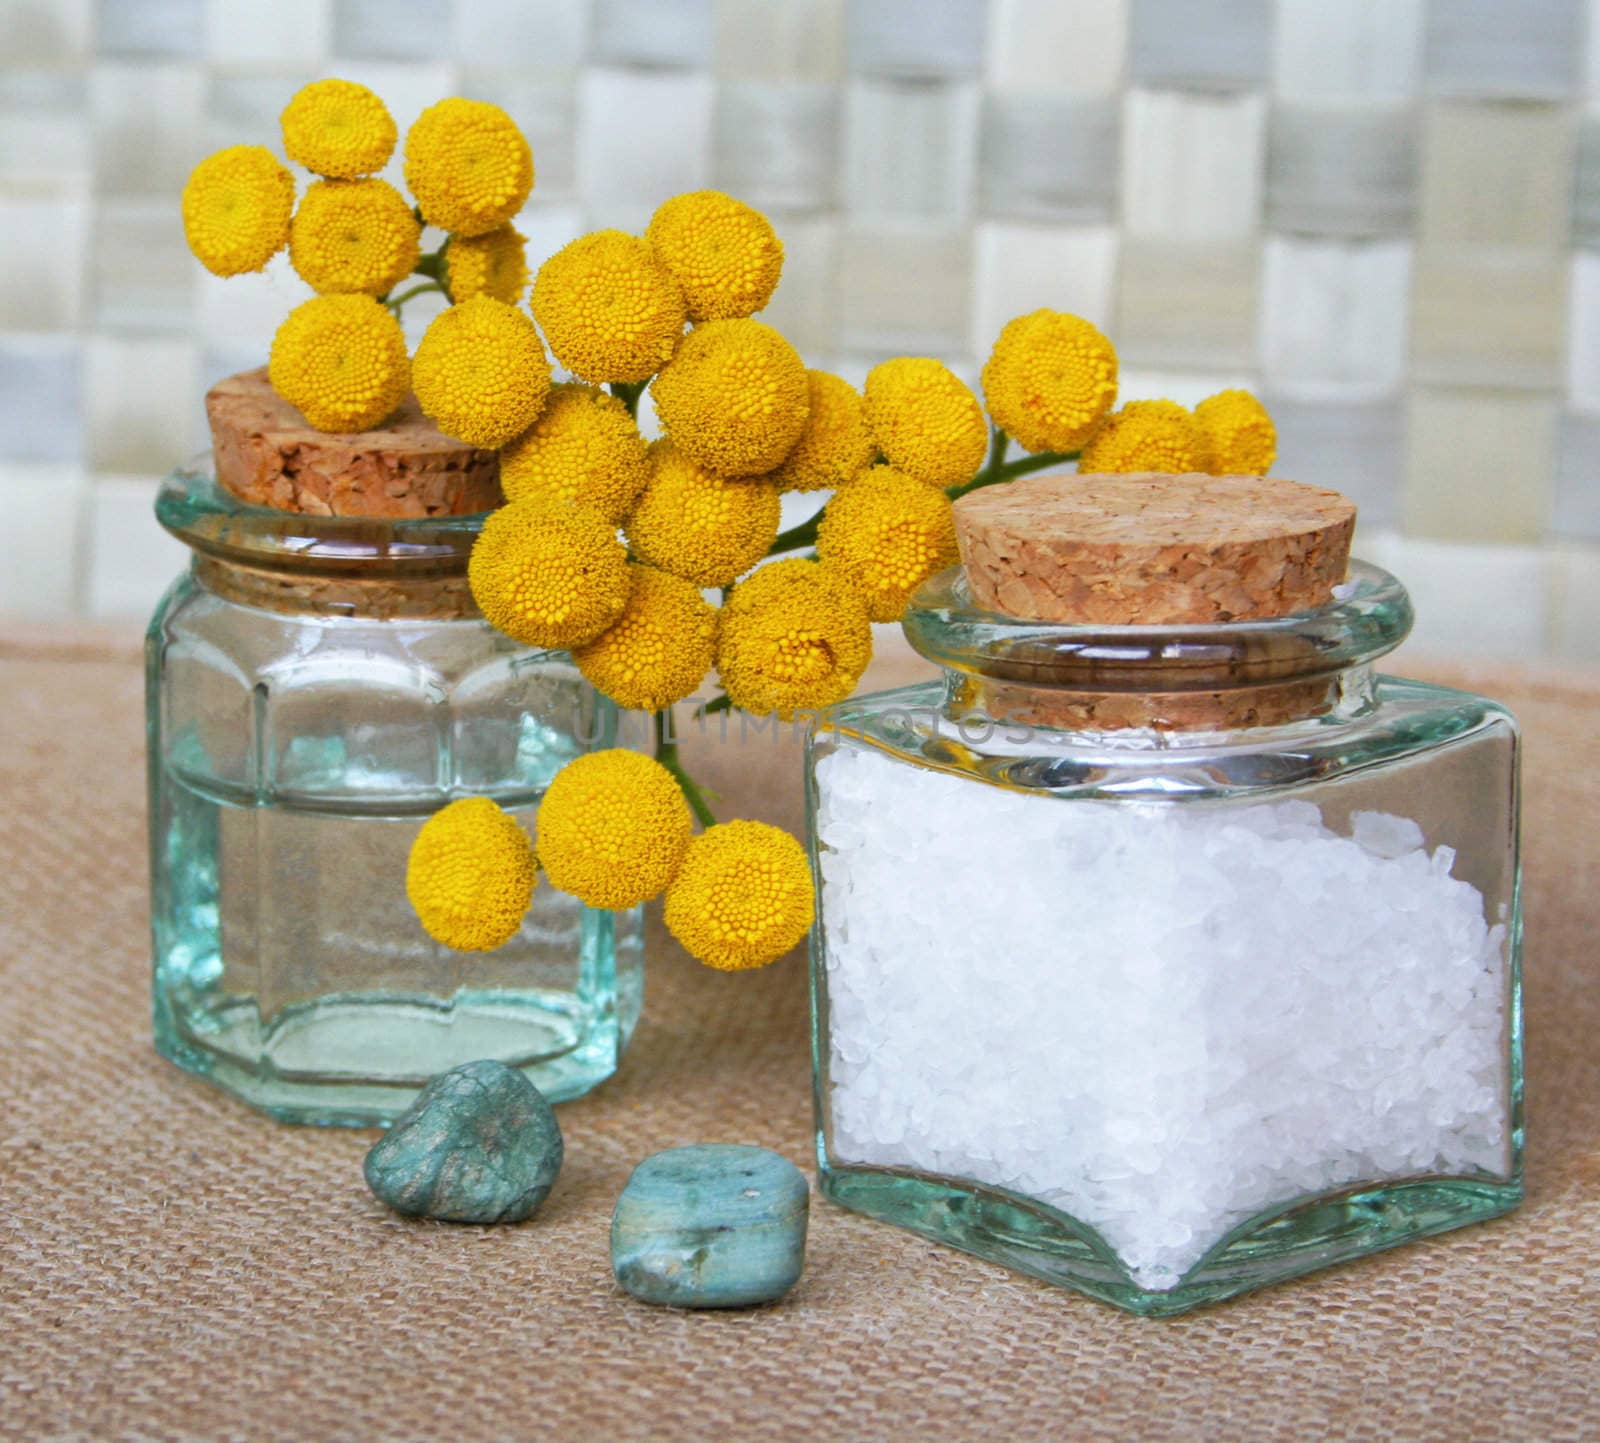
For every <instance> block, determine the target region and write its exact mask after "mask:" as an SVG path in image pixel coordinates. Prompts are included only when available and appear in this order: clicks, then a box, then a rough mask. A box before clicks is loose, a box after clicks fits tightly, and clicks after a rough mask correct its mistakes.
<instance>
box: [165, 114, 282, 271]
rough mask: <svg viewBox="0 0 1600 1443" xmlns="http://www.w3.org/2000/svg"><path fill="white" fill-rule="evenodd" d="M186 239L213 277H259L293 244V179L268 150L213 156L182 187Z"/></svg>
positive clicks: (245, 148)
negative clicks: (251, 273)
mask: <svg viewBox="0 0 1600 1443" xmlns="http://www.w3.org/2000/svg"><path fill="white" fill-rule="evenodd" d="M182 205H183V234H184V238H185V239H186V240H187V241H188V242H189V249H190V250H191V251H193V252H194V254H195V256H196V258H197V259H198V260H199V262H200V264H201V265H203V266H204V267H205V268H206V269H207V270H208V271H210V272H211V273H212V274H213V275H218V276H237V275H243V274H244V273H245V272H246V271H258V270H260V269H261V268H262V267H263V266H264V265H266V263H267V262H268V261H270V260H271V259H272V258H273V256H275V255H277V253H278V252H279V251H281V250H282V249H283V247H284V244H285V243H286V242H287V241H288V239H289V212H290V211H292V210H293V209H294V177H293V176H292V175H290V174H289V172H288V171H286V170H285V169H284V168H283V167H282V166H281V165H279V164H278V162H277V159H276V158H275V157H274V156H273V154H272V152H271V151H270V150H268V149H267V148H266V147H265V146H263V145H230V146H229V147H228V148H227V149H226V150H219V151H217V152H216V153H215V154H214V155H208V156H207V157H206V158H205V159H204V160H202V161H201V162H200V164H199V165H197V166H195V168H194V169H193V170H192V171H191V172H190V173H189V179H188V181H187V182H186V183H185V184H184V187H183V202H182Z"/></svg>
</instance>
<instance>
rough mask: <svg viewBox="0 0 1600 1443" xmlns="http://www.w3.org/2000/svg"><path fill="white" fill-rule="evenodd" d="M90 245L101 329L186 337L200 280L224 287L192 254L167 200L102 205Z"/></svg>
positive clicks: (97, 323) (93, 292)
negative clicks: (213, 282)
mask: <svg viewBox="0 0 1600 1443" xmlns="http://www.w3.org/2000/svg"><path fill="white" fill-rule="evenodd" d="M90 243H91V252H90V274H89V286H90V291H89V294H90V296H91V298H92V299H91V305H92V315H93V317H94V324H95V326H96V328H97V329H99V330H102V331H112V330H145V331H167V332H175V333H178V334H187V333H188V331H189V328H190V326H192V325H193V323H194V316H195V300H196V296H197V295H198V292H199V287H200V286H201V285H202V283H203V282H202V277H203V278H204V279H205V280H214V281H217V283H218V284H219V285H220V284H222V282H221V281H220V280H219V279H218V278H217V277H215V276H212V275H211V273H210V272H209V271H207V270H206V269H205V267H204V266H202V265H201V264H200V262H199V261H197V260H196V259H195V258H194V256H193V255H192V254H191V253H190V251H189V247H188V244H187V243H186V242H185V240H184V238H183V222H182V220H181V219H180V218H179V216H178V208H177V206H176V205H174V204H173V203H172V202H171V201H170V200H107V201H104V202H102V203H101V205H99V206H98V207H97V208H96V211H95V215H94V227H93V234H92V237H91V242H90ZM236 280H237V281H238V282H240V283H243V282H245V281H246V280H247V278H245V277H238V278H236ZM228 284H230V285H232V284H235V281H229V282H228Z"/></svg>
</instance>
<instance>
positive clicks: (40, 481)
mask: <svg viewBox="0 0 1600 1443" xmlns="http://www.w3.org/2000/svg"><path fill="white" fill-rule="evenodd" d="M85 485H86V480H85V476H84V473H83V472H82V471H81V470H79V469H78V468H77V467H75V466H40V465H17V464H16V463H14V462H6V463H3V464H0V507H3V508H4V510H5V517H6V564H5V565H4V566H3V567H0V616H35V617H40V618H46V617H47V618H50V619H52V620H57V621H59V620H62V619H64V618H66V617H69V616H71V615H72V614H73V613H74V612H75V611H76V610H77V579H78V577H77V573H78V541H79V538H78V525H79V521H80V517H81V511H82V497H83V490H84V487H85Z"/></svg>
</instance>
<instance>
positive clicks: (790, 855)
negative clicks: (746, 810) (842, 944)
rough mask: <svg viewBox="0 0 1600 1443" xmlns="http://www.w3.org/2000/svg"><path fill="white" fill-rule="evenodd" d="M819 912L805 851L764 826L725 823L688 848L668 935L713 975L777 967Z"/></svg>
mask: <svg viewBox="0 0 1600 1443" xmlns="http://www.w3.org/2000/svg"><path fill="white" fill-rule="evenodd" d="M815 911H816V895H815V892H814V890H813V883H812V880H811V864H810V862H808V861H807V860H806V853H805V848H804V847H802V846H801V845H800V843H799V842H797V841H795V839H794V838H793V837H791V836H790V835H789V834H788V833H787V832H785V831H781V830H780V829H779V828H777V827H771V826H768V825H767V824H766V823H765V822H722V823H720V824H719V825H717V826H715V827H708V828H706V830H705V831H704V832H702V833H701V834H700V835H699V836H698V837H695V838H694V839H693V840H692V841H691V842H690V843H689V847H688V850H687V851H686V852H685V853H684V857H683V865H682V866H681V867H679V868H678V875H677V876H676V877H674V878H673V879H672V883H671V885H670V886H669V887H668V888H667V900H666V906H665V909H664V920H665V921H666V924H667V930H668V931H669V932H671V933H672V935H673V936H674V937H676V938H677V939H678V941H679V942H681V943H682V944H683V947H684V950H685V951H687V952H688V953H689V954H690V956H692V957H697V958H699V960H700V961H702V962H704V963H705V964H706V966H708V967H717V968H720V969H721V970H722V971H724V972H740V971H744V970H746V969H748V968H751V967H765V966H766V965H767V963H769V962H776V961H777V960H778V958H780V957H781V956H783V954H784V953H785V952H787V951H788V950H789V949H790V948H791V947H793V946H794V945H795V944H796V943H798V942H799V941H800V939H801V938H803V937H804V936H805V935H806V932H807V931H808V930H809V929H810V927H811V919H812V916H813V915H814V913H815Z"/></svg>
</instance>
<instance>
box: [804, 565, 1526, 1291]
mask: <svg viewBox="0 0 1600 1443" xmlns="http://www.w3.org/2000/svg"><path fill="white" fill-rule="evenodd" d="M904 624H905V631H906V634H907V636H908V637H909V639H910V641H911V643H912V645H913V646H914V647H916V649H917V650H918V651H919V652H921V653H922V654H923V655H924V656H926V657H929V658H930V659H932V660H933V661H935V662H937V663H938V664H939V665H940V666H941V667H942V668H943V669H944V678H943V680H942V681H935V682H928V683H923V684H919V685H916V686H910V687H905V688H902V689H900V690H897V691H890V692H883V693H879V694H877V695H871V696H862V697H857V698H854V699H852V700H851V701H849V702H846V703H844V704H843V705H841V706H839V707H838V708H837V709H835V710H834V711H833V712H832V713H829V714H827V715H826V716H825V718H824V719H823V721H822V723H821V725H820V726H819V727H818V728H817V729H816V731H815V732H814V734H813V736H812V739H811V741H810V743H809V747H808V755H807V794H808V817H809V821H808V826H809V838H810V846H811V851H812V857H813V861H814V866H815V870H816V880H817V890H818V899H819V905H818V920H817V925H816V927H815V929H814V932H813V940H812V995H813V1042H814V1072H815V1092H816V1109H817V1122H818V1135H817V1147H818V1157H819V1163H820V1182H821V1187H822V1190H823V1192H824V1193H825V1194H826V1195H827V1196H828V1197H830V1198H832V1199H833V1200H834V1201H835V1202H838V1203H841V1204H843V1205H844V1206H846V1207H850V1208H853V1209H855V1210H857V1211H859V1212H863V1213H867V1214H869V1215H871V1216H874V1217H878V1218H882V1219H885V1220H887V1221H890V1222H895V1223H899V1224H901V1225H902V1226H905V1227H908V1228H911V1229H912V1230H914V1231H916V1232H919V1233H922V1234H924V1235H926V1236H928V1237H931V1238H935V1239H937V1240H940V1241H943V1242H946V1243H951V1244H953V1245H954V1246H956V1247H959V1248H963V1249H965V1250H967V1251H969V1252H973V1253H977V1254H978V1255H980V1256H982V1257H986V1258H989V1259H991V1260H994V1261H997V1262H1001V1263H1005V1264H1008V1265H1009V1266H1012V1267H1015V1268H1019V1269H1021V1270H1022V1271H1024V1272H1028V1273H1032V1274H1035V1275H1037V1276H1039V1277H1042V1278H1046V1279H1049V1280H1051V1281H1053V1282H1058V1283H1062V1284H1065V1285H1067V1286H1069V1287H1073V1288H1076V1289H1079V1290H1080V1291H1082V1292H1085V1293H1088V1294H1090V1295H1092V1296H1094V1297H1097V1298H1101V1299H1103V1300H1105V1301H1108V1302H1111V1303H1115V1304H1117V1305H1119V1306H1121V1307H1124V1308H1127V1309H1129V1310H1131V1311H1134V1312H1137V1313H1142V1314H1148V1315H1157V1314H1171V1313H1179V1312H1183V1311H1185V1310H1186V1309H1188V1308H1191V1307H1194V1306H1196V1305H1198V1304H1201V1303H1205V1302H1211V1301H1215V1300H1217V1299H1221V1298H1225V1297H1229V1296H1231V1295H1233V1294H1236V1293H1239V1292H1243V1291H1245V1290H1247V1289H1250V1288H1254V1287H1258V1286H1261V1285H1263V1284H1266V1283H1271V1282H1275V1281H1278V1280H1280V1279H1283V1278H1287V1277H1292V1276H1294V1275H1296V1274H1299V1273H1303V1272H1306V1271H1308V1270H1310V1269H1313V1268H1318V1267H1321V1266H1324V1265H1326V1264H1329V1263H1334V1262H1338V1261H1340V1260H1343V1259H1346V1258H1351V1257H1356V1256H1360V1255H1362V1254H1366V1253H1370V1252H1373V1251H1376V1250H1378V1249H1381V1248H1386V1247H1390V1246H1393V1245H1395V1244H1397V1243H1401V1242H1405V1241H1408V1240H1410V1239H1412V1238H1416V1237H1421V1236H1425V1235H1427V1234H1430V1233H1437V1232H1441V1231H1443V1230H1445V1229H1448V1228H1453V1227H1457V1226H1460V1225H1462V1224H1464V1223H1468V1222H1471V1221H1474V1220H1477V1219H1481V1218H1487V1217H1492V1216H1494V1215H1496V1214H1500V1213H1504V1212H1507V1211H1509V1210H1510V1209H1512V1208H1513V1207H1515V1206H1516V1205H1517V1203H1518V1202H1519V1201H1520V1199H1521V1196H1522V1181H1521V1168H1522V1103H1521V1098H1522V1031H1521V1011H1520V981H1519V962H1518V957H1519V950H1520V935H1521V928H1520V918H1519V911H1518V867H1517V836H1518V738H1517V728H1516V723H1515V721H1514V720H1513V718H1512V717H1511V716H1510V714H1509V713H1507V712H1506V711H1505V710H1504V709H1502V708H1501V707H1499V706H1497V705H1495V704H1494V703H1493V702H1491V701H1487V700H1485V699H1483V698H1482V697H1477V696H1471V695H1467V694H1464V693H1462V692H1457V691H1450V690H1447V689H1445V688H1442V687H1438V686H1433V685H1428V684H1425V683H1422V682H1416V681H1405V680H1400V679H1398V678H1394V677H1388V676H1379V675H1375V674H1374V671H1373V665H1372V664H1373V662H1374V661H1375V660H1376V659H1377V658H1379V657H1381V656H1383V655H1385V654H1386V653H1388V652H1389V651H1392V650H1393V649H1394V648H1395V647H1396V646H1398V645H1399V644H1400V642H1401V641H1402V640H1404V638H1405V636H1406V635H1407V633H1408V631H1409V630H1410V626H1411V608H1410V603H1409V601H1408V599H1407V596H1406V593H1405V590H1404V588H1403V587H1401V585H1400V584H1399V583H1398V582H1397V581H1396V580H1395V579H1394V578H1393V577H1392V576H1389V575H1388V574H1387V573H1385V572H1383V571H1380V570H1378V569H1377V568H1375V567H1372V566H1368V565H1364V564H1362V563H1359V562H1357V563H1352V565H1351V569H1350V579H1349V581H1348V582H1347V583H1346V584H1345V585H1343V586H1341V587H1339V588H1338V589H1337V591H1336V593H1335V596H1334V599H1333V600H1332V601H1331V602H1330V603H1329V604H1327V605H1325V606H1323V607H1320V608H1318V609H1316V610H1311V611H1305V612H1301V613H1298V614H1295V615H1289V616H1283V617H1278V618H1274V619H1270V620H1256V621H1244V622H1233V623H1224V624H1216V625H1171V626H1094V627H1090V626H1077V625H1069V624H1062V623H1041V622H1032V621H1021V620H1018V619H1016V618H1014V617H1009V616H1004V615H999V614H995V613H991V612H985V611H982V610H979V609H977V608H976V607H975V606H974V605H973V604H972V602H971V599H970V596H969V594H968V592H967V589H966V581H965V578H964V576H963V574H962V572H961V571H960V569H959V568H957V569H955V570H952V571H949V572H945V573H943V574H942V575H940V576H938V577H936V578H934V579H933V580H932V581H930V582H929V583H928V584H927V585H925V586H924V587H923V588H922V590H921V591H920V592H919V593H918V594H917V596H916V597H915V598H913V601H912V604H911V606H910V608H909V609H908V611H907V613H906V616H905V623H904Z"/></svg>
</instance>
